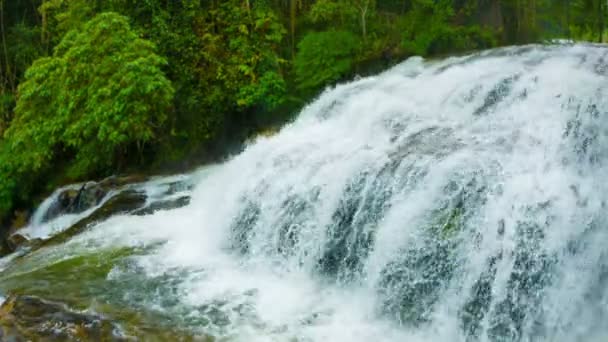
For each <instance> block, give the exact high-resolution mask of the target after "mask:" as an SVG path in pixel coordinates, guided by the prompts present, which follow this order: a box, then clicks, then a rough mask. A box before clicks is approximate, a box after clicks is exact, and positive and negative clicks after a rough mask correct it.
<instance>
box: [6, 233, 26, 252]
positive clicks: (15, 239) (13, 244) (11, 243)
mask: <svg viewBox="0 0 608 342" xmlns="http://www.w3.org/2000/svg"><path fill="white" fill-rule="evenodd" d="M27 241H28V239H27V238H26V237H25V236H23V235H21V234H17V233H16V234H13V235H11V236H9V237H8V239H6V243H7V244H8V247H9V248H10V249H11V251H14V250H16V249H17V248H18V247H19V246H21V245H24V244H25V243H27Z"/></svg>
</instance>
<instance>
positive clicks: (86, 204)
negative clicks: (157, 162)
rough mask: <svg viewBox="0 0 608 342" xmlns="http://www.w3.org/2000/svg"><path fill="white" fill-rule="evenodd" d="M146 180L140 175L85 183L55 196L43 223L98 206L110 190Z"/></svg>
mask: <svg viewBox="0 0 608 342" xmlns="http://www.w3.org/2000/svg"><path fill="white" fill-rule="evenodd" d="M146 179H147V178H146V177H145V176H141V175H133V176H125V177H117V176H112V177H108V178H106V179H103V180H101V181H99V182H87V183H85V184H83V185H82V186H81V187H80V188H79V189H66V190H64V191H62V192H61V193H60V194H59V195H58V196H57V200H56V201H55V202H54V203H53V204H52V205H51V206H50V208H49V209H48V211H47V212H46V213H45V215H44V217H43V221H49V220H52V219H54V218H56V217H58V216H61V215H64V214H78V213H82V212H83V211H86V210H88V209H91V208H93V207H95V206H97V205H99V203H101V201H102V200H103V198H104V197H105V196H106V195H107V194H108V193H109V192H110V191H111V190H116V189H118V188H120V187H123V186H125V185H128V184H133V183H139V182H143V181H145V180H146Z"/></svg>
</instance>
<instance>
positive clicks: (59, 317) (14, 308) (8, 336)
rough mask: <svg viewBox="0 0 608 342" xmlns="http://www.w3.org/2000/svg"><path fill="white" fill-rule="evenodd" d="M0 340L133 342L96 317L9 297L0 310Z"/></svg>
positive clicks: (32, 298)
mask: <svg viewBox="0 0 608 342" xmlns="http://www.w3.org/2000/svg"><path fill="white" fill-rule="evenodd" d="M0 340H1V341H133V340H134V339H130V338H127V337H126V336H124V334H122V333H121V329H120V327H119V326H118V325H117V324H115V323H113V322H111V321H109V320H107V319H105V318H104V317H102V316H100V315H96V314H89V313H80V312H75V311H72V310H70V309H69V308H68V307H66V306H65V305H62V304H59V303H53V302H49V301H45V300H42V299H40V298H37V297H33V296H22V295H13V296H10V297H9V298H8V299H7V300H6V301H5V302H4V304H2V306H1V307H0Z"/></svg>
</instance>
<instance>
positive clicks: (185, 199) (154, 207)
mask: <svg viewBox="0 0 608 342" xmlns="http://www.w3.org/2000/svg"><path fill="white" fill-rule="evenodd" d="M188 204H190V196H182V197H179V198H176V199H171V200H165V201H158V202H154V203H152V204H150V205H149V206H147V207H145V208H141V209H138V210H136V211H134V212H133V215H140V216H144V215H151V214H153V213H155V212H157V211H162V210H171V209H177V208H181V207H185V206H187V205H188Z"/></svg>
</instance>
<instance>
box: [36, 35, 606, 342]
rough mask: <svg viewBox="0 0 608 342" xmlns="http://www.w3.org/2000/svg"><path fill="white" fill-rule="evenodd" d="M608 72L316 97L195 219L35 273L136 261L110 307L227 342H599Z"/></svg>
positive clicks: (411, 74)
mask: <svg viewBox="0 0 608 342" xmlns="http://www.w3.org/2000/svg"><path fill="white" fill-rule="evenodd" d="M607 57H608V49H606V48H605V47H603V46H591V45H589V46H585V45H568V46H566V45H564V46H528V47H518V48H507V49H499V50H492V51H488V52H483V53H480V54H476V55H473V56H465V57H459V58H450V59H447V60H443V61H434V62H425V61H424V60H422V59H419V58H412V59H410V60H408V61H406V62H404V63H402V64H401V65H398V66H397V67H395V68H393V69H391V70H389V71H387V72H385V73H383V74H381V75H378V76H376V77H370V78H365V79H361V80H358V81H355V82H352V83H348V84H344V85H340V86H337V87H336V88H335V89H330V90H327V91H326V92H324V93H323V94H322V95H321V96H320V97H319V98H318V99H317V100H316V101H314V102H313V103H311V104H310V105H309V106H307V107H306V108H305V109H304V110H303V112H302V113H301V114H300V116H299V118H298V119H297V120H296V121H295V122H294V123H292V124H290V125H289V126H287V127H285V128H284V129H283V130H281V132H280V133H278V134H277V135H275V136H273V137H268V138H260V139H259V140H257V141H256V142H255V143H253V144H251V145H250V146H249V147H248V148H247V149H246V150H245V151H244V152H243V153H241V154H240V155H238V156H236V157H234V158H233V159H232V160H230V161H228V162H226V163H224V164H222V165H219V166H216V167H213V168H211V169H209V170H207V172H206V174H205V177H201V178H198V184H197V186H196V188H195V190H194V193H193V198H192V201H191V203H190V205H188V206H187V207H184V208H180V209H175V210H171V211H161V212H157V213H155V214H154V215H149V216H143V217H138V216H137V217H136V216H116V217H113V218H110V219H109V220H107V221H105V222H102V223H100V224H98V225H97V226H96V227H94V228H93V229H91V230H88V231H86V232H85V233H83V234H81V235H78V236H76V237H75V238H73V239H72V240H70V241H68V242H67V243H65V244H64V245H60V246H54V247H50V248H46V249H43V250H40V251H37V252H35V253H34V254H32V255H31V256H30V258H32V260H38V259H44V260H46V262H47V263H52V262H53V261H52V260H63V259H65V258H70V257H71V256H74V255H79V254H84V253H91V252H95V251H101V250H107V249H110V248H118V247H120V246H131V247H138V248H142V250H144V252H141V253H138V254H137V255H133V256H131V257H128V258H126V259H125V260H123V261H122V262H119V263H117V264H116V265H115V266H114V267H113V268H112V270H111V271H110V272H109V273H108V275H107V279H106V281H107V282H108V283H111V284H117V286H118V284H120V286H119V287H117V289H116V291H117V292H118V297H120V302H121V303H123V304H124V305H129V306H131V307H135V308H139V309H141V310H153V311H155V312H160V313H163V314H166V315H167V316H168V317H171V318H172V319H173V320H174V324H175V325H177V326H180V327H182V328H183V329H187V330H192V331H195V332H201V333H206V334H211V335H213V336H216V337H220V338H226V339H227V340H234V341H477V340H479V341H603V340H606V339H608V325H606V324H605V322H606V319H608V315H607V314H608V312H607V310H608V293H607V291H608V286H606V285H608V284H607V279H608V259H607V254H606V253H607V252H608V247H607V246H608V229H606V228H607V227H606V222H607V220H606V218H607V217H606V216H607V211H606V200H607V197H608V185H607V184H608V183H607V182H606V176H607V175H608V172H607V171H608V170H607V169H606V163H607V162H608V159H607V157H608V103H607V100H606V99H608V97H607V96H606V94H607V93H608V92H607V91H608V81H607V80H608V78H607V74H608V61H606V58H607ZM158 193H162V192H158ZM37 258H38V259H37ZM32 264H36V263H34V262H32ZM32 267H37V268H44V267H45V263H44V262H43V263H40V264H36V266H32Z"/></svg>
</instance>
